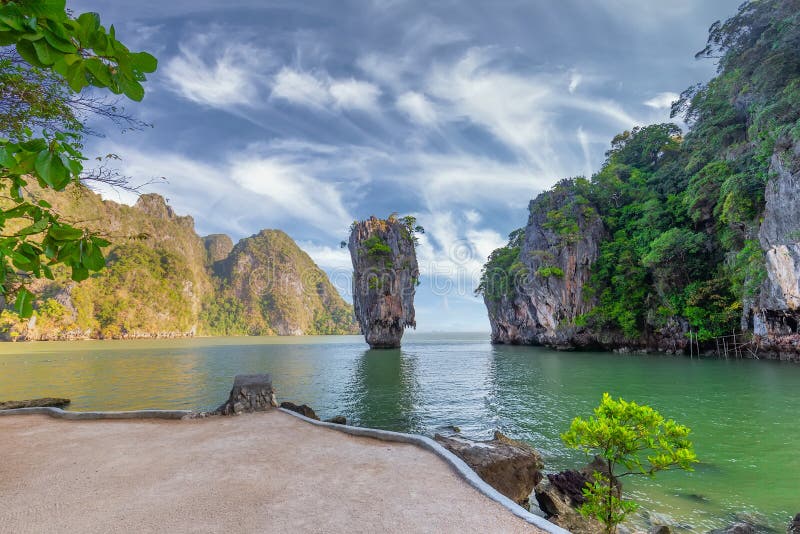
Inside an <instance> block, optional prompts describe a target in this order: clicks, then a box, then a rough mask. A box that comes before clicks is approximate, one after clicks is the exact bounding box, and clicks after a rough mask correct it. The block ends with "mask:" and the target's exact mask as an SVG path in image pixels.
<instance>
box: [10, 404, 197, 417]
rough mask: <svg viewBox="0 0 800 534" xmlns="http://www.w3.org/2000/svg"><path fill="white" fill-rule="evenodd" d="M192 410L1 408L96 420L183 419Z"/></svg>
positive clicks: (13, 411)
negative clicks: (117, 410)
mask: <svg viewBox="0 0 800 534" xmlns="http://www.w3.org/2000/svg"><path fill="white" fill-rule="evenodd" d="M191 413H192V412H191V411H189V410H135V411H130V412H70V411H65V410H62V409H61V408H53V407H50V406H47V407H45V406H38V407H33V408H15V409H13V410H0V416H2V415H30V414H45V415H49V416H50V417H55V418H56V419H70V420H94V419H183V418H184V417H186V416H187V415H189V414H191Z"/></svg>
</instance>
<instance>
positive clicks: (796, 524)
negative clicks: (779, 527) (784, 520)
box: [786, 514, 800, 534]
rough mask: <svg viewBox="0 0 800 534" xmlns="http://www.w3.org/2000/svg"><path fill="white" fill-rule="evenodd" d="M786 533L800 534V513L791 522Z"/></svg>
mask: <svg viewBox="0 0 800 534" xmlns="http://www.w3.org/2000/svg"><path fill="white" fill-rule="evenodd" d="M786 534H800V514H797V515H796V516H794V519H792V521H791V523H789V528H788V529H787V530H786Z"/></svg>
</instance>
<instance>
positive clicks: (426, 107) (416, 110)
mask: <svg viewBox="0 0 800 534" xmlns="http://www.w3.org/2000/svg"><path fill="white" fill-rule="evenodd" d="M397 109H399V110H400V111H402V112H404V113H405V114H407V115H408V116H409V117H410V118H411V120H413V121H414V122H416V123H418V124H423V125H429V124H434V123H435V122H436V109H435V108H434V107H433V104H432V103H431V101H430V100H428V99H427V98H426V97H425V95H423V94H421V93H417V92H414V91H408V92H406V93H403V94H401V95H400V96H398V97H397Z"/></svg>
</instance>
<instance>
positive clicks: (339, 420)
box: [325, 415, 347, 425]
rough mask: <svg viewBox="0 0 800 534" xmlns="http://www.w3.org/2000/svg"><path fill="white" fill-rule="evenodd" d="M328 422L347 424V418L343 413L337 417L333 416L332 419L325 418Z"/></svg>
mask: <svg viewBox="0 0 800 534" xmlns="http://www.w3.org/2000/svg"><path fill="white" fill-rule="evenodd" d="M325 422H326V423H334V424H337V425H346V424H347V418H346V417H345V416H343V415H337V416H335V417H331V418H330V419H325Z"/></svg>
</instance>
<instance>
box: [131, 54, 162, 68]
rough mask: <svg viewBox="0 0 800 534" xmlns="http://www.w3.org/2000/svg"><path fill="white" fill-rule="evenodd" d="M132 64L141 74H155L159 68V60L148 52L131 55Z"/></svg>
mask: <svg viewBox="0 0 800 534" xmlns="http://www.w3.org/2000/svg"><path fill="white" fill-rule="evenodd" d="M131 64H132V65H133V68H134V69H136V70H138V71H141V72H155V71H156V69H157V68H158V60H157V59H156V58H155V57H153V56H152V55H150V54H148V53H147V52H137V53H135V54H131Z"/></svg>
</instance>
